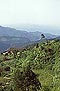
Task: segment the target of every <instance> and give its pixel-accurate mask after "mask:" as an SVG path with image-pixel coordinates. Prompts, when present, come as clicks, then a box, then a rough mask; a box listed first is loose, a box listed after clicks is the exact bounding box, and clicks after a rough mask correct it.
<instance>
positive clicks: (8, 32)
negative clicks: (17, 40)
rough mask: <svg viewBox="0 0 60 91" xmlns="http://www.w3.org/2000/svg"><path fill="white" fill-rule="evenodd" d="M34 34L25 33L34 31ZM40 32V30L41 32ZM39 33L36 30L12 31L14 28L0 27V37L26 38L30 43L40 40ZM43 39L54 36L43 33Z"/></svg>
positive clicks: (53, 36)
mask: <svg viewBox="0 0 60 91" xmlns="http://www.w3.org/2000/svg"><path fill="white" fill-rule="evenodd" d="M34 30H35V32H27V31H34ZM41 31H42V30H41ZM41 33H42V32H39V29H38V28H36V29H35V28H30V30H29V29H27V28H25V29H24V28H22V29H20V30H17V29H14V28H10V27H2V26H0V36H10V37H12V36H13V37H25V38H28V39H29V40H30V41H37V40H39V39H40V38H41ZM44 35H45V37H46V38H47V39H49V38H55V37H56V35H52V34H49V33H44Z"/></svg>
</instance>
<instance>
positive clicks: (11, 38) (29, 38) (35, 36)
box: [0, 26, 56, 52]
mask: <svg viewBox="0 0 60 91" xmlns="http://www.w3.org/2000/svg"><path fill="white" fill-rule="evenodd" d="M41 34H42V32H38V29H37V31H36V32H27V31H26V29H25V31H22V30H16V29H14V28H10V27H2V26H0V52H1V51H5V50H6V49H8V48H10V47H23V46H26V45H28V44H31V43H34V42H37V41H40V39H41ZM43 34H44V35H45V38H46V39H52V38H55V37H56V36H55V35H52V34H48V33H43Z"/></svg>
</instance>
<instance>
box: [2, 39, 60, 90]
mask: <svg viewBox="0 0 60 91" xmlns="http://www.w3.org/2000/svg"><path fill="white" fill-rule="evenodd" d="M7 52H8V53H6V54H0V91H2V89H3V91H7V90H8V91H15V90H14V86H15V83H14V80H13V79H14V73H15V71H16V70H17V69H19V70H20V69H22V70H23V69H25V68H26V67H27V66H29V67H30V69H31V70H32V71H33V72H34V73H35V74H36V75H37V78H38V80H39V81H40V83H41V86H42V88H41V89H40V90H34V91H60V41H59V40H50V41H49V40H47V41H45V42H41V43H36V44H33V45H30V46H27V47H25V48H23V49H14V48H13V49H10V50H8V51H7ZM16 79H17V78H16ZM16 87H17V86H16ZM19 91H20V90H19ZM26 91H27V90H26ZM29 91H33V90H29Z"/></svg>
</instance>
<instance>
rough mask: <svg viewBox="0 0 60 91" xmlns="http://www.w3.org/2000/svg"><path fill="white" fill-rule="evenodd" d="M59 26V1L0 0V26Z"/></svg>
mask: <svg viewBox="0 0 60 91" xmlns="http://www.w3.org/2000/svg"><path fill="white" fill-rule="evenodd" d="M12 24H39V25H51V26H60V0H0V25H12Z"/></svg>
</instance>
